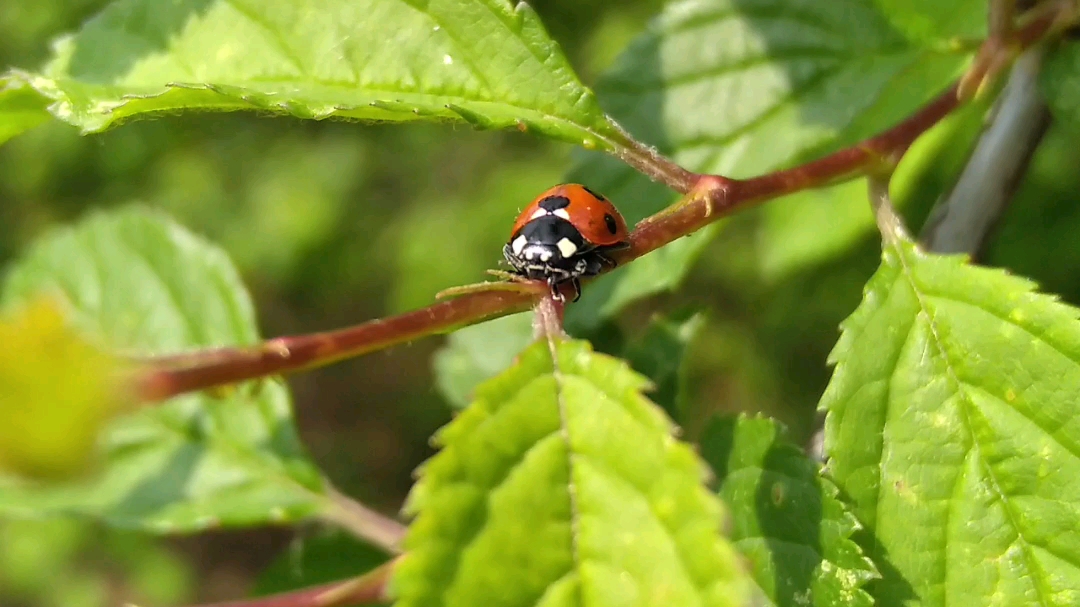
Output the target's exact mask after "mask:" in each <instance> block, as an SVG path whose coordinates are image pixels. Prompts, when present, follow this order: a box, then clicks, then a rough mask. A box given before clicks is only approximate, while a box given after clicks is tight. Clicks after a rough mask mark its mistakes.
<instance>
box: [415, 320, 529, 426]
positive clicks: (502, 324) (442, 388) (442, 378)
mask: <svg viewBox="0 0 1080 607" xmlns="http://www.w3.org/2000/svg"><path fill="white" fill-rule="evenodd" d="M532 321H533V313H532V312H522V313H521V314H511V315H510V316H503V317H502V318H496V319H495V320H489V321H487V322H485V323H481V324H478V325H472V326H471V327H465V328H464V329H459V330H457V331H454V332H453V333H451V334H450V336H449V337H448V338H447V340H446V345H445V346H443V347H442V348H441V349H440V350H439V351H438V352H436V353H435V357H434V359H433V365H434V367H435V385H436V386H437V387H438V388H439V392H441V393H442V395H443V397H444V398H445V399H446V400H447V401H448V402H449V403H450V406H451V407H453V408H455V409H462V408H464V407H465V406H466V405H468V404H469V403H470V402H471V401H472V398H473V390H474V389H475V388H476V386H477V385H479V384H480V383H481V382H484V381H487V380H489V379H491V378H492V377H495V376H496V375H498V374H499V372H500V371H502V370H503V369H505V368H507V367H509V366H510V364H511V363H513V362H514V357H516V356H517V354H518V352H521V350H522V349H523V348H524V347H525V346H527V345H529V343H530V342H531V341H532V340H533V326H532Z"/></svg>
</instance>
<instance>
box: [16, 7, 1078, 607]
mask: <svg viewBox="0 0 1080 607" xmlns="http://www.w3.org/2000/svg"><path fill="white" fill-rule="evenodd" d="M105 4H106V2H104V0H67V1H60V0H39V1H38V2H33V3H31V2H5V3H2V4H0V68H2V67H6V66H20V67H35V66H37V65H38V64H39V63H40V62H41V61H43V60H44V59H45V58H46V56H47V53H48V50H49V44H48V43H49V40H51V39H52V38H53V37H55V36H56V35H59V34H61V33H63V32H66V31H70V30H73V29H76V28H77V27H78V26H79V24H80V23H81V22H82V21H83V20H85V19H86V18H87V17H88V16H90V15H92V14H93V13H94V12H96V11H97V10H99V9H100V8H101V7H102V6H104V5H105ZM532 4H533V5H534V7H535V8H536V9H537V10H538V12H539V13H540V14H541V16H542V18H543V20H544V22H545V23H546V24H547V26H548V28H549V30H550V31H551V33H552V35H553V36H554V37H555V38H556V39H557V40H559V41H560V43H562V44H563V46H564V48H565V49H566V51H567V53H568V54H569V56H570V58H571V61H572V63H573V64H574V65H575V66H576V67H577V68H578V70H579V72H580V73H581V75H582V77H583V79H584V80H585V82H586V83H592V82H595V80H596V78H597V76H598V75H599V74H600V73H601V72H602V71H603V69H604V68H605V67H606V66H607V65H609V64H610V62H611V61H612V60H613V59H614V57H615V55H616V54H617V53H618V52H619V51H620V50H621V49H622V48H623V47H624V46H625V44H626V43H627V42H628V41H629V40H630V39H631V38H632V37H633V36H634V35H635V34H636V33H638V32H639V31H640V29H641V28H642V27H643V26H644V24H645V22H646V21H647V20H648V18H649V17H650V16H652V15H653V14H655V13H656V11H658V10H659V7H660V5H661V2H660V1H659V0H624V1H621V2H602V1H600V0H536V1H535V2H533V3H532ZM981 116H982V114H981V108H973V109H971V110H969V111H967V112H966V113H965V114H964V115H963V116H959V117H957V119H955V120H953V121H951V122H950V123H949V124H947V125H945V126H944V127H943V128H941V129H940V132H939V133H938V137H937V143H936V144H935V145H934V146H929V147H930V148H931V149H929V151H928V152H927V158H928V159H929V160H928V161H926V162H923V163H921V164H920V166H917V167H913V168H911V169H910V172H911V173H912V175H913V176H912V177H911V179H910V180H909V181H908V183H909V184H910V185H909V186H908V187H906V188H905V190H904V194H903V195H902V196H901V197H900V198H901V199H900V201H899V202H900V203H901V205H902V207H903V210H904V213H905V214H906V215H907V217H908V219H909V221H910V222H911V225H913V226H918V225H920V223H921V221H922V219H923V218H924V217H925V215H926V213H927V211H928V209H929V207H930V206H931V205H932V204H933V202H934V200H935V198H936V197H937V196H938V195H939V194H940V193H941V192H942V190H943V189H945V188H947V187H948V184H949V183H950V180H951V178H952V174H953V173H952V172H953V170H954V168H955V167H957V166H959V165H960V164H961V163H962V162H963V159H964V157H965V154H966V152H967V150H968V147H969V144H970V141H971V140H972V139H973V137H974V135H975V134H976V133H977V130H978V128H979V125H980V121H981ZM571 162H572V159H571V149H570V147H569V146H567V145H564V144H554V143H549V142H546V141H542V140H539V139H535V138H532V137H529V136H525V135H522V134H519V133H493V132H476V131H473V130H471V129H470V128H467V127H462V126H458V127H447V126H372V125H358V124H349V123H344V122H324V123H315V122H302V121H299V120H294V119H285V118H269V117H264V116H256V115H252V114H228V115H183V116H175V117H168V118H164V119H158V120H154V121H141V122H134V123H131V124H127V125H124V126H121V127H119V128H116V129H114V130H112V131H110V132H107V133H105V134H102V135H95V136H91V137H82V136H79V135H78V133H77V132H76V131H75V130H74V129H72V128H71V127H67V126H63V125H60V124H48V125H46V126H44V127H40V128H38V129H36V130H33V131H31V132H29V133H27V134H24V135H22V136H20V137H17V138H15V139H14V140H12V141H10V142H9V143H7V144H6V145H4V146H2V147H0V268H2V267H3V265H4V264H5V263H6V262H8V261H10V260H11V259H12V257H13V256H14V255H17V254H18V252H19V251H20V250H22V249H23V248H24V247H25V246H26V245H27V244H28V243H29V242H30V241H31V240H33V239H34V238H35V237H37V236H38V235H40V234H41V233H42V232H43V231H44V230H46V229H47V228H49V227H50V226H54V225H57V224H62V223H65V222H70V221H72V220H73V219H75V218H77V217H79V216H80V215H81V214H82V213H84V212H85V211H86V210H88V209H91V208H105V207H110V206H117V205H125V204H131V203H133V202H138V203H143V204H147V205H151V206H153V207H156V208H159V209H163V210H166V211H168V212H169V213H171V214H172V215H173V216H174V217H175V218H176V219H177V220H178V221H180V222H181V223H183V224H184V225H186V226H187V227H188V228H190V229H191V230H193V231H195V232H198V233H201V234H203V235H205V236H207V237H209V238H210V239H211V240H214V241H215V242H217V243H218V244H220V245H221V246H222V247H224V248H225V249H226V250H227V251H228V252H229V253H230V254H231V255H232V257H233V259H234V261H235V262H236V264H237V265H238V266H239V268H240V270H241V272H242V273H243V275H244V277H245V279H246V281H247V284H248V286H249V288H250V289H251V290H252V292H253V294H254V296H255V299H256V302H257V308H258V310H259V315H260V321H261V326H262V330H263V333H264V334H265V335H268V336H272V335H280V334H291V333H300V332H306V331H312V330H320V329H328V328H332V327H338V326H342V325H346V324H352V323H355V322H359V321H363V320H366V319H370V318H374V317H378V316H382V315H386V314H392V313H395V312H400V311H403V310H407V309H410V308H414V307H418V306H422V305H425V304H427V303H429V302H430V301H431V300H432V297H433V295H434V293H435V292H437V291H438V290H440V289H442V288H445V287H449V286H453V285H457V284H463V283H468V282H474V281H477V280H481V279H483V271H484V270H485V269H487V268H492V267H496V264H497V261H498V259H499V252H500V247H501V244H502V242H503V240H504V238H505V237H506V231H507V229H508V226H509V225H510V224H511V222H512V220H513V219H514V216H515V215H516V213H517V211H518V209H520V208H521V207H522V206H523V205H524V204H526V203H527V202H528V201H529V200H530V199H531V198H532V197H533V196H535V195H536V194H537V193H539V192H540V191H541V190H543V189H545V188H546V187H548V186H550V185H552V184H554V183H557V182H559V181H560V180H561V179H562V177H563V175H564V174H565V173H566V171H567V169H568V168H569V167H570V166H571ZM1078 185H1080V149H1078V148H1077V146H1075V145H1074V144H1073V143H1072V140H1071V138H1070V136H1069V134H1068V133H1066V132H1064V131H1061V130H1059V129H1057V128H1056V127H1054V128H1052V129H1051V132H1050V134H1049V135H1048V136H1047V139H1046V141H1045V142H1044V144H1043V146H1042V148H1041V149H1040V150H1039V153H1038V155H1037V157H1036V159H1035V162H1034V164H1033V167H1032V169H1031V171H1030V174H1029V175H1028V177H1027V178H1026V179H1025V182H1024V184H1023V186H1022V188H1021V192H1020V194H1019V196H1018V199H1017V201H1016V203H1015V205H1014V206H1013V208H1012V209H1011V210H1010V212H1009V213H1008V215H1007V216H1006V217H1005V218H1004V220H1003V222H1002V225H1001V227H1000V230H999V233H998V235H997V237H996V239H995V240H994V242H993V243H992V244H991V246H990V247H989V249H988V251H987V254H986V257H985V261H986V262H988V263H992V264H996V265H1004V266H1006V267H1009V268H1011V269H1013V270H1015V271H1016V272H1018V273H1022V274H1025V275H1028V276H1030V277H1032V278H1035V279H1037V280H1039V281H1040V282H1041V283H1042V284H1043V285H1044V287H1045V288H1046V289H1047V290H1051V291H1054V292H1057V293H1059V294H1061V295H1062V296H1063V297H1064V298H1066V299H1067V300H1069V301H1071V302H1074V303H1075V302H1078V301H1080V272H1078V270H1080V239H1077V238H1075V236H1074V235H1075V234H1076V233H1077V232H1076V230H1077V227H1078V226H1080V210H1078V208H1077V207H1078V205H1077V204H1076V202H1077V192H1078V187H1077V186H1078ZM616 202H617V201H616ZM829 202H830V199H829V196H828V194H827V193H826V194H823V196H822V197H821V200H820V204H822V205H827V204H829ZM784 205H785V202H784V201H778V202H777V203H775V204H774V205H773V208H772V209H770V212H769V213H766V212H764V211H763V210H761V209H759V210H754V211H751V212H748V213H745V214H743V215H740V216H738V217H736V218H734V219H733V220H732V221H731V222H730V225H729V226H728V227H727V228H725V229H724V231H723V232H722V236H721V238H719V239H718V240H717V241H716V242H715V243H713V244H712V245H711V247H710V248H709V249H708V250H706V252H705V254H704V255H703V257H702V259H701V260H700V261H699V262H698V264H697V265H696V267H695V269H694V271H693V272H692V274H691V276H690V278H689V279H688V281H687V283H686V284H685V285H684V287H683V288H682V290H681V291H680V292H679V293H676V294H670V295H664V296H661V297H657V298H654V299H651V300H649V301H645V302H641V303H640V304H638V305H635V306H634V307H633V308H632V309H630V310H628V311H627V312H626V314H625V315H624V317H623V318H621V319H620V321H619V322H618V323H616V324H614V325H612V326H608V327H605V328H604V329H603V330H601V331H600V332H599V333H597V334H596V335H592V336H589V337H591V338H593V339H594V340H595V342H596V343H597V344H598V347H600V348H601V349H605V348H607V349H609V350H610V351H618V348H617V344H621V343H624V342H626V341H628V340H633V338H634V337H635V336H637V335H638V334H639V333H640V329H635V328H637V327H641V326H643V325H644V324H645V323H644V322H642V321H643V320H647V319H648V318H649V317H650V315H651V314H653V313H654V312H657V311H684V310H688V309H700V310H703V311H705V313H706V316H705V318H706V320H705V322H704V326H703V328H702V330H701V331H700V333H699V334H698V336H697V338H696V339H695V340H694V342H693V344H692V348H691V354H690V356H689V357H688V369H687V373H688V392H687V398H688V401H689V402H690V403H691V405H692V413H693V414H692V415H691V421H690V422H689V424H688V425H689V426H690V428H688V430H689V432H690V434H691V435H693V431H694V427H695V426H696V425H698V424H699V423H700V420H701V419H704V418H705V417H706V416H707V415H708V414H709V413H710V412H713V411H718V410H744V409H746V410H757V411H764V412H767V413H769V414H772V415H775V416H777V417H779V418H780V419H782V420H784V421H785V422H786V423H787V424H788V425H789V426H791V428H792V430H793V433H794V435H795V436H796V437H804V436H805V435H806V434H807V433H808V432H809V429H810V428H811V423H812V418H813V408H814V404H815V403H816V401H817V399H818V397H819V396H820V393H821V390H822V389H823V388H824V386H825V383H826V382H827V380H828V368H827V366H826V364H825V359H826V355H827V353H828V351H829V350H830V348H831V347H832V344H833V342H834V341H835V338H836V335H837V324H838V323H839V322H840V321H841V320H842V319H843V318H844V317H845V316H846V315H847V314H848V313H849V312H850V311H851V310H853V309H854V307H855V306H856V304H857V303H858V300H859V297H860V291H861V288H862V285H863V283H864V282H865V281H866V279H867V278H868V277H869V276H870V274H871V273H872V272H873V271H874V269H875V267H876V266H877V261H878V257H877V246H878V244H877V240H876V237H875V235H874V234H873V233H872V232H869V231H866V230H862V231H860V230H855V232H854V234H855V236H854V237H852V238H848V239H844V240H842V241H840V242H839V243H838V244H836V245H835V246H832V247H831V248H827V250H826V251H824V253H822V252H820V251H819V252H818V253H817V254H815V256H814V257H813V258H807V257H806V254H805V253H804V252H805V251H807V250H813V249H814V246H813V245H814V242H813V240H812V239H815V238H818V237H819V236H820V234H821V232H820V231H819V230H812V229H807V227H806V226H805V225H802V226H791V225H785V224H784V222H783V217H784V209H785V207H784ZM846 212H849V213H851V214H855V216H857V217H858V218H859V219H858V222H861V224H862V225H868V224H867V221H868V218H869V212H868V210H867V209H866V208H865V207H864V206H862V205H861V204H860V205H859V206H857V207H852V208H851V209H848V210H847V211H846ZM777 218H780V219H777ZM830 226H831V224H826V226H825V228H826V230H827V228H829V227H830ZM448 251H451V252H452V254H448ZM442 344H443V340H440V339H427V340H422V341H418V342H415V343H413V344H410V345H408V346H404V347H399V348H395V349H393V350H391V351H388V352H384V353H383V352H380V353H376V354H373V355H369V356H366V357H363V358H360V359H357V360H352V361H348V362H345V363H341V364H338V365H335V366H333V367H331V368H329V369H324V370H320V371H317V372H312V373H307V374H304V375H300V376H296V377H294V378H292V379H291V380H290V383H291V386H292V388H293V390H294V395H295V400H296V416H297V420H298V424H299V427H300V433H301V435H302V437H303V439H304V441H305V443H306V444H307V446H308V448H309V450H310V452H311V454H312V457H313V458H314V460H315V461H316V462H317V463H318V464H319V465H320V466H322V468H323V469H324V470H325V471H326V473H327V474H328V476H329V477H330V478H331V479H333V480H334V481H335V482H336V483H337V484H338V485H339V486H340V487H341V488H342V489H343V490H345V491H346V492H348V493H350V494H351V495H354V496H356V497H358V498H359V499H361V500H362V501H364V502H365V503H368V504H371V505H373V506H374V507H376V508H379V509H381V510H383V511H384V512H388V513H392V512H394V511H395V510H396V509H397V508H398V507H399V505H400V504H401V501H402V499H403V497H404V495H405V493H406V492H407V490H408V488H409V486H410V484H411V480H412V479H411V474H412V471H413V470H414V469H415V467H416V466H417V465H418V464H419V463H420V462H422V461H423V460H424V459H425V458H426V457H428V456H429V455H430V448H429V447H428V438H429V437H430V435H431V433H432V432H433V431H434V430H435V429H436V428H438V427H439V426H440V425H441V424H443V423H445V422H446V421H447V420H448V419H449V415H450V408H449V407H448V406H447V402H446V399H445V398H444V397H443V396H442V395H441V394H440V393H439V391H438V390H437V389H436V381H435V379H434V377H433V371H432V357H433V355H434V353H435V352H436V350H437V349H438V348H439V347H440V346H441V345H442ZM694 420H698V421H697V422H695V421H694ZM320 537H322V530H320V529H316V528H310V529H263V530H250V531H230V532H224V531H223V532H215V533H212V534H207V535H203V536H197V537H190V538H174V539H167V540H161V539H157V538H149V537H144V536H140V535H138V534H132V533H120V532H116V531H114V530H109V529H106V528H102V527H100V526H97V525H95V524H92V523H87V522H79V521H70V522H57V521H44V522H13V521H6V522H5V521H0V605H3V606H4V607H31V606H33V607H37V606H40V607H61V606H62V607H102V606H106V605H117V604H121V603H123V602H125V601H131V602H136V603H138V604H140V605H146V606H150V605H161V606H164V605H179V604H183V603H185V602H196V601H210V600H223V599H228V598H239V597H242V596H244V595H245V594H246V593H248V592H250V591H251V590H252V589H253V588H254V587H255V586H256V580H257V578H258V575H259V573H260V572H262V571H264V570H265V569H266V568H267V567H268V566H269V565H270V564H271V562H273V561H275V560H278V564H277V565H276V567H278V568H279V569H280V568H281V562H294V561H295V562H298V559H297V557H296V555H297V554H299V553H302V551H303V550H304V545H305V543H307V542H308V541H319V540H318V539H317V538H320ZM309 538H316V539H310V540H309ZM282 555H284V556H282ZM280 559H284V561H282V560H280ZM285 570H286V571H288V570H290V569H289V567H285Z"/></svg>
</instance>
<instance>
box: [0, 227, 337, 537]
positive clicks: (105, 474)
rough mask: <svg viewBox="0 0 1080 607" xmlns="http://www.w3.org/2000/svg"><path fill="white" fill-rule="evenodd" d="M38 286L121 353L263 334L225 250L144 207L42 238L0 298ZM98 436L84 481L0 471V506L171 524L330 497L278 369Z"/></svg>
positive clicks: (322, 504) (278, 511)
mask: <svg viewBox="0 0 1080 607" xmlns="http://www.w3.org/2000/svg"><path fill="white" fill-rule="evenodd" d="M42 294H44V295H52V296H56V297H58V298H60V300H61V301H63V302H65V304H66V307H67V309H68V311H69V314H70V320H71V322H72V323H73V324H74V325H75V326H76V327H78V328H80V329H81V330H83V331H84V332H85V333H86V334H87V335H90V336H93V337H94V338H95V339H98V340H100V341H101V342H103V343H105V344H107V345H108V346H110V347H112V348H115V349H117V350H119V351H121V352H123V353H125V354H129V353H130V354H157V353H164V352H176V351H178V350H183V349H189V348H194V347H200V346H218V345H225V344H246V343H253V342H256V341H257V340H258V332H257V330H256V326H255V314H254V310H253V309H252V304H251V300H250V298H249V297H248V295H247V293H246V291H245V290H244V288H243V286H242V283H241V280H240V277H239V276H238V274H237V272H236V269H235V268H234V267H233V266H232V264H231V263H230V262H229V260H228V258H227V257H226V255H225V254H224V253H223V252H222V251H221V250H219V249H217V248H215V247H213V246H212V245H210V244H208V243H206V242H204V241H202V240H201V239H198V238H196V237H195V236H193V235H191V234H190V233H188V232H187V231H185V230H184V229H183V228H181V227H180V226H178V225H176V224H174V223H173V222H171V221H170V220H168V219H166V218H164V217H162V216H161V215H158V214H156V213H151V212H148V211H143V210H140V209H138V208H130V209H126V210H122V211H117V212H113V213H98V214H93V215H91V216H89V217H88V218H86V219H84V220H83V221H81V222H80V223H79V224H77V225H76V226H74V227H73V228H68V229H62V230H57V231H56V232H54V233H52V234H50V235H48V236H46V237H44V238H42V239H41V240H40V241H39V242H38V243H37V244H36V245H35V246H34V247H32V249H31V250H30V251H29V252H28V253H27V254H26V255H25V256H24V257H23V258H22V259H21V260H20V261H18V262H17V264H16V265H15V267H14V268H13V269H12V271H11V272H10V274H9V275H8V276H7V280H6V281H5V284H4V290H3V299H2V300H0V304H2V306H3V307H6V308H10V307H13V306H17V305H19V304H20V303H21V302H25V301H28V300H32V299H34V298H36V297H37V296H39V295H42ZM101 447H102V449H103V450H104V453H105V455H104V462H103V469H102V470H101V472H100V473H99V474H98V475H96V476H94V477H93V478H90V479H87V480H85V481H81V482H72V483H67V484H62V485H44V486H43V485H31V484H27V483H20V482H16V481H14V480H11V479H0V513H2V515H3V516H10V517H39V516H43V515H54V514H79V515H86V516H92V517H96V518H100V519H103V520H105V521H107V522H109V523H110V524H113V525H117V526H123V527H133V528H142V529H147V530H151V531H155V532H160V533H170V532H189V531H195V530H200V529H204V528H207V527H213V526H219V525H222V526H232V525H250V524H259V523H270V522H274V523H282V522H288V521H295V520H298V519H302V518H305V517H308V516H311V515H314V514H317V513H319V512H320V511H321V510H323V509H324V508H328V507H330V506H329V504H328V501H327V499H326V498H325V497H324V495H323V492H324V486H323V481H322V479H321V477H320V475H319V473H318V471H317V470H316V469H315V468H314V467H313V466H312V464H311V463H310V462H309V461H308V460H307V458H306V456H305V454H304V453H303V450H302V448H301V446H300V444H299V442H298V439H297V436H296V432H295V430H294V428H293V421H292V413H291V407H290V398H289V393H288V390H287V389H286V388H285V386H284V385H282V384H281V383H280V382H279V381H262V382H257V383H250V384H245V385H240V386H237V387H234V388H230V389H229V390H227V391H224V392H221V393H217V394H213V395H211V394H208V393H199V394H190V395H186V396H183V397H178V398H175V399H173V400H171V401H169V402H168V403H166V404H164V405H158V406H152V407H146V408H143V409H141V410H139V411H138V412H136V413H134V414H132V415H129V416H125V417H123V418H120V419H118V420H116V421H115V422H114V423H112V424H110V426H109V428H108V430H107V432H106V433H105V434H104V436H103V437H102V438H101Z"/></svg>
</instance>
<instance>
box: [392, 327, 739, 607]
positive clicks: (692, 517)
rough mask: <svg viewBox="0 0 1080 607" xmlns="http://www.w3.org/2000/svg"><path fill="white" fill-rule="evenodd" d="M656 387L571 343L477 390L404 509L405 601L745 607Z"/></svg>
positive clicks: (696, 475) (714, 506)
mask: <svg viewBox="0 0 1080 607" xmlns="http://www.w3.org/2000/svg"><path fill="white" fill-rule="evenodd" d="M553 357H554V362H553ZM646 385H647V383H646V381H645V380H644V378H642V377H640V376H638V375H636V374H634V373H633V372H631V371H630V370H629V369H628V368H627V366H626V365H625V363H622V362H620V361H618V360H615V359H612V358H609V357H607V356H603V355H600V354H595V353H593V352H591V350H590V348H589V346H588V344H587V343H585V342H580V341H564V342H557V343H555V344H553V345H550V346H549V344H548V343H544V342H540V343H536V344H534V345H532V346H530V347H529V348H528V349H526V350H525V351H524V352H522V353H521V355H520V357H519V359H518V363H517V364H516V365H515V366H513V367H511V368H510V369H509V370H507V371H506V372H505V373H503V374H502V375H500V376H499V377H496V378H495V379H492V380H490V381H488V382H486V383H484V384H483V385H482V386H480V387H479V388H478V389H477V396H476V400H475V401H474V402H473V403H472V404H471V405H470V406H469V407H468V408H467V409H465V410H464V411H462V413H461V414H460V415H459V416H458V417H457V419H455V420H454V421H453V422H451V423H450V424H449V425H448V426H446V427H445V428H444V429H443V430H442V431H440V432H439V434H438V436H437V440H438V442H439V443H440V444H441V445H442V446H443V450H442V451H441V452H440V453H439V454H438V455H436V456H435V457H434V458H433V459H431V460H430V461H429V462H427V464H425V465H424V467H423V469H422V476H421V478H420V481H419V482H418V483H417V485H416V486H415V487H414V488H413V491H412V493H411V495H410V497H409V500H408V503H407V505H406V509H407V511H408V512H409V513H411V514H414V515H417V518H416V520H415V521H414V522H413V524H412V526H411V527H410V529H409V534H408V536H407V538H406V542H405V545H406V553H407V554H406V556H405V557H404V559H403V560H402V561H401V564H400V566H399V567H398V570H397V572H396V574H395V578H394V580H393V590H394V593H395V596H396V597H397V599H398V600H397V603H396V604H397V605H399V606H401V607H407V606H410V605H430V606H434V605H485V606H490V607H498V606H501V605H522V606H525V605H541V606H551V605H582V606H595V607H600V606H607V605H626V604H634V605H641V606H645V605H656V606H665V607H667V606H669V605H742V604H744V600H745V598H746V596H747V588H746V581H745V579H744V578H743V577H742V574H741V572H740V571H739V568H738V565H737V564H736V560H735V554H734V552H733V551H732V549H731V547H730V545H729V544H727V543H726V542H725V541H724V540H723V539H722V538H721V537H720V531H719V525H720V520H721V515H722V509H721V505H720V502H719V500H717V499H716V498H715V496H713V495H711V494H710V493H709V492H708V491H707V490H706V489H705V487H704V486H703V485H702V480H703V479H704V477H705V474H706V468H705V467H704V465H703V463H702V462H701V461H700V460H699V459H698V458H697V456H696V455H695V454H694V452H693V450H692V449H691V448H690V447H689V446H687V445H685V444H682V443H680V442H677V441H675V440H674V439H673V438H672V437H671V431H672V425H671V423H670V421H669V420H668V419H667V418H666V417H665V416H664V415H663V413H662V411H661V410H660V409H659V408H657V407H656V406H655V405H653V404H652V403H650V402H649V401H648V400H646V399H645V398H644V397H642V396H641V394H640V391H641V390H642V389H643V388H645V387H646Z"/></svg>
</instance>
